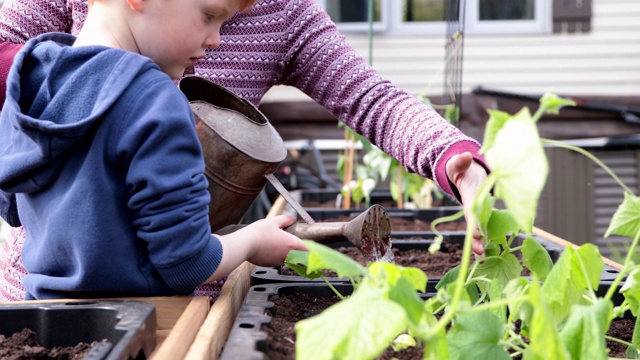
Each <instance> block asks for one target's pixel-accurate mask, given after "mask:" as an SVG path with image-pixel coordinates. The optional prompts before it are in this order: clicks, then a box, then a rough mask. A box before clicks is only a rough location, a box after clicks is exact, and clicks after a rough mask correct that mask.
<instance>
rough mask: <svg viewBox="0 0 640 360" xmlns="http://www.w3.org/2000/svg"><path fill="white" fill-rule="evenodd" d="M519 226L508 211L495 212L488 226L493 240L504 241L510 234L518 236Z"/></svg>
mask: <svg viewBox="0 0 640 360" xmlns="http://www.w3.org/2000/svg"><path fill="white" fill-rule="evenodd" d="M519 231H520V229H519V227H518V224H517V223H516V221H515V220H514V219H513V216H511V214H510V213H509V211H508V210H493V212H492V213H491V217H490V218H489V222H488V224H487V232H488V233H489V238H490V239H491V240H500V241H503V240H504V239H505V237H506V236H507V235H508V234H517V233H518V232H519Z"/></svg>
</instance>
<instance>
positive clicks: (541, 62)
mask: <svg viewBox="0 0 640 360" xmlns="http://www.w3.org/2000/svg"><path fill="white" fill-rule="evenodd" d="M345 36H346V37H347V41H348V42H349V43H351V44H352V45H353V46H354V48H355V49H356V51H358V52H359V53H360V54H362V55H363V56H364V57H365V58H368V52H369V38H368V35H367V34H363V33H359V34H357V33H347V34H345ZM444 57H445V39H444V35H442V36H435V35H432V36H392V35H382V34H376V35H375V36H374V37H373V65H374V66H375V67H376V68H377V69H378V71H379V72H380V73H381V74H382V75H383V76H384V77H386V78H388V79H389V80H391V81H392V82H394V83H395V84H396V85H398V86H399V87H401V88H404V89H406V90H407V91H409V92H410V93H412V94H416V95H418V94H426V95H430V96H432V95H438V94H441V93H442V92H443V88H444ZM463 59H464V62H463V66H462V68H463V74H462V92H470V91H471V90H472V89H473V88H475V87H476V86H484V87H487V88H495V89H500V90H503V91H510V92H517V93H525V94H542V93H545V92H547V91H553V92H555V93H558V94H566V95H608V96H609V95H611V96H623V95H624V96H640V1H637V0H592V19H591V31H590V32H586V33H582V32H577V33H566V32H564V33H551V34H544V35H510V36H496V35H465V37H464V47H463ZM305 97H306V96H305V95H303V94H301V93H300V92H298V91H297V90H296V89H292V88H286V87H278V88H276V89H273V90H272V91H271V92H270V93H269V94H267V97H266V98H265V101H269V100H277V101H286V100H300V99H304V98H305Z"/></svg>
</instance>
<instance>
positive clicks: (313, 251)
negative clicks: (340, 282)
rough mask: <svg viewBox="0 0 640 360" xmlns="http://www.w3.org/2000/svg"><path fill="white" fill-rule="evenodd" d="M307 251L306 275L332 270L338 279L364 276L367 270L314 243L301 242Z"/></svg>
mask: <svg viewBox="0 0 640 360" xmlns="http://www.w3.org/2000/svg"><path fill="white" fill-rule="evenodd" d="M303 242H304V244H305V245H306V246H307V249H309V258H308V264H307V266H308V269H307V273H310V272H313V271H318V270H325V269H327V270H333V271H335V272H336V273H337V274H338V276H339V277H358V276H362V275H365V274H366V273H367V269H366V268H365V267H364V266H362V265H360V264H359V263H358V262H357V261H355V260H353V259H352V258H350V257H348V256H346V255H344V254H342V253H340V252H339V251H336V250H334V249H332V248H330V247H328V246H325V245H322V244H319V243H317V242H315V241H310V240H303Z"/></svg>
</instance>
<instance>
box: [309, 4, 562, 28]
mask: <svg viewBox="0 0 640 360" xmlns="http://www.w3.org/2000/svg"><path fill="white" fill-rule="evenodd" d="M316 1H317V2H318V3H319V4H320V6H322V7H323V8H326V4H327V1H331V0H316ZM344 1H349V0H344ZM534 2H535V3H534V4H535V10H534V19H533V20H495V21H488V20H482V21H481V20H480V13H479V11H478V4H479V0H466V1H465V7H464V9H460V11H461V12H464V14H460V17H461V18H464V19H465V24H464V29H465V35H524V34H531V35H535V34H550V33H551V32H552V30H553V19H552V17H553V14H552V11H553V6H552V1H551V0H534ZM381 6H382V9H381V10H380V17H381V21H379V22H375V23H374V24H373V30H374V32H376V33H384V34H389V35H407V36H425V35H437V36H440V35H444V34H445V32H446V22H445V21H434V22H404V21H402V1H400V0H381ZM337 26H338V29H340V31H342V32H345V33H347V32H367V31H368V30H369V24H368V23H366V22H362V23H338V24H337Z"/></svg>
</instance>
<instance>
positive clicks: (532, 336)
mask: <svg viewBox="0 0 640 360" xmlns="http://www.w3.org/2000/svg"><path fill="white" fill-rule="evenodd" d="M540 290H541V289H540V285H539V284H538V282H537V281H532V282H531V283H530V286H529V291H528V293H529V295H530V300H529V301H530V303H531V307H530V310H531V320H530V324H529V325H530V326H529V329H530V330H529V340H530V346H529V348H528V349H527V351H525V353H524V356H523V359H524V360H550V359H553V360H569V359H570V355H569V352H568V351H567V349H566V348H565V346H564V343H563V342H562V340H561V339H560V334H559V332H558V329H557V327H556V324H557V322H556V321H554V320H555V319H554V313H553V312H552V311H550V309H549V308H548V307H547V298H546V297H545V295H544V293H542V292H541V291H540ZM558 291H562V290H561V289H559V290H558Z"/></svg>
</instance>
